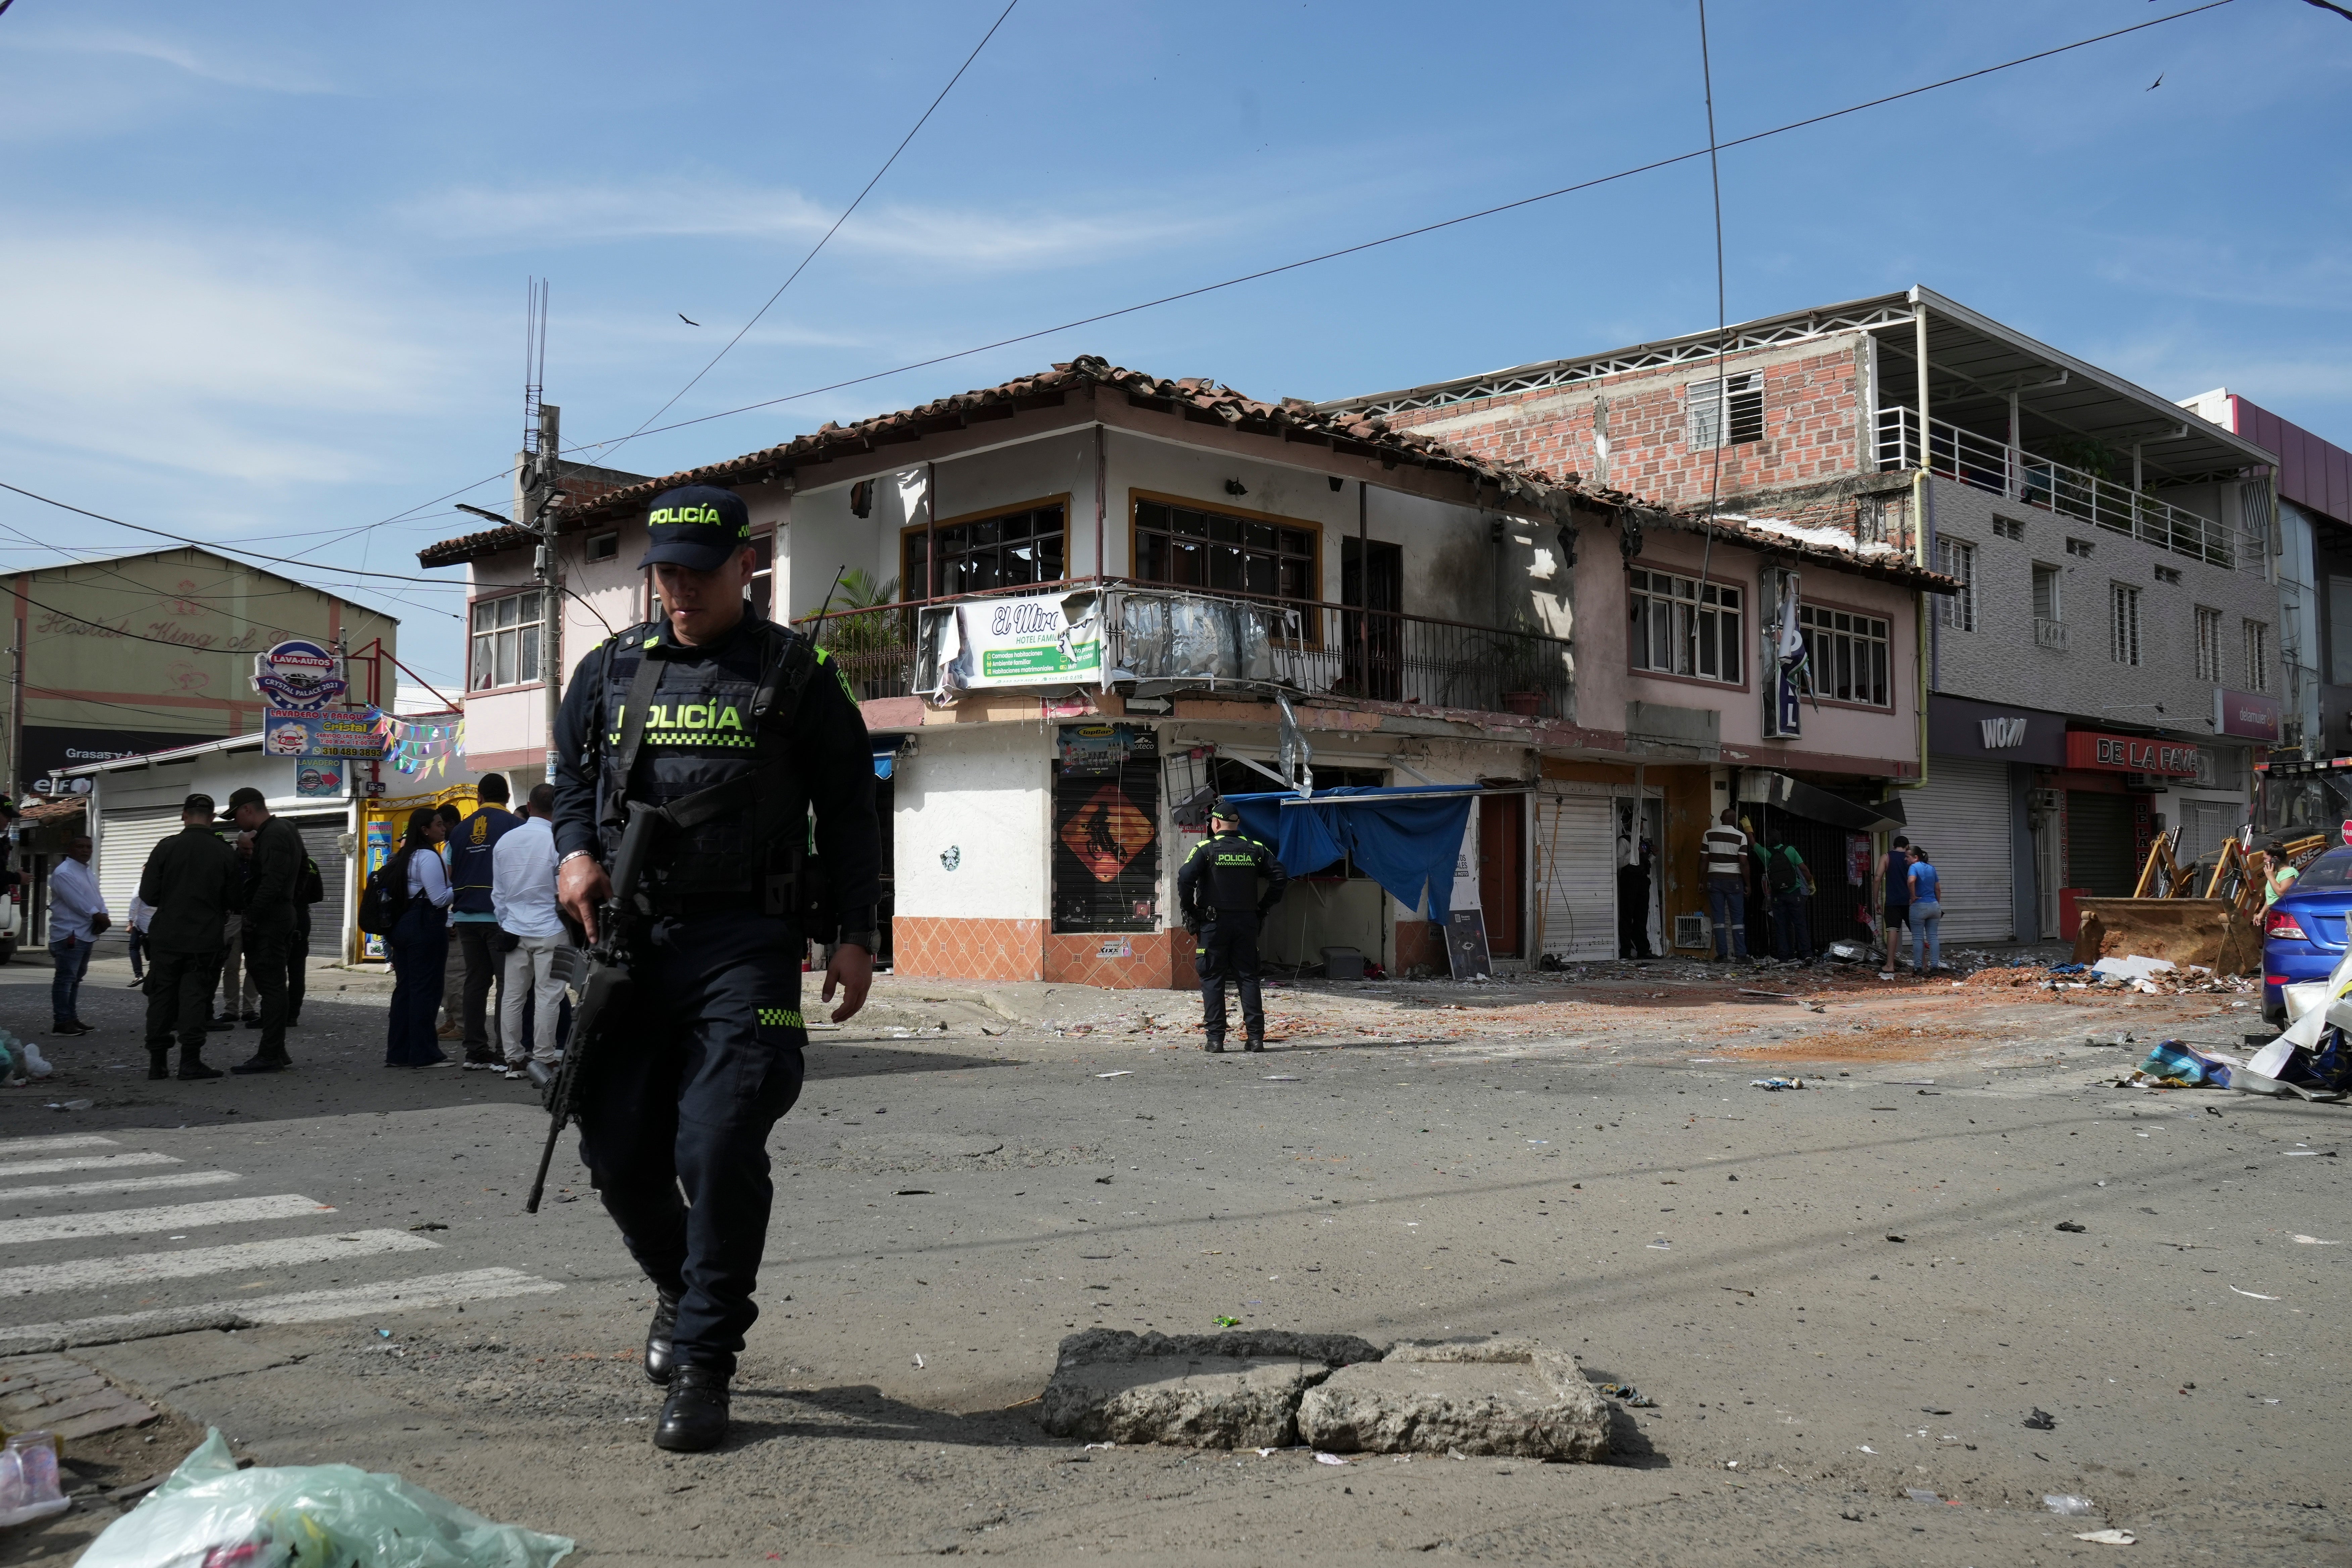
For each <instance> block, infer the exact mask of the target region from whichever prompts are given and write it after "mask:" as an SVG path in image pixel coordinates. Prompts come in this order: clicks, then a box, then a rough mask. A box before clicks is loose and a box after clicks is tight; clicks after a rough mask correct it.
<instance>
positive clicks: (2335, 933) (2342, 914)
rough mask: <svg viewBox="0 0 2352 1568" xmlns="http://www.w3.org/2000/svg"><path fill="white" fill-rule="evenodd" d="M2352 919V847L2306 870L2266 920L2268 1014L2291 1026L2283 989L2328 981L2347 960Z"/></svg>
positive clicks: (2265, 1001)
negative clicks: (2347, 931) (2348, 927)
mask: <svg viewBox="0 0 2352 1568" xmlns="http://www.w3.org/2000/svg"><path fill="white" fill-rule="evenodd" d="M2347 919H2352V848H2345V849H2330V850H2329V851H2328V852H2327V853H2326V854H2325V855H2322V856H2321V857H2320V858H2318V859H2316V860H2314V861H2313V862H2312V863H2311V864H2310V865H2308V866H2305V868H2303V875H2302V876H2301V877H2298V878H2297V879H2295V883H2294V886H2293V887H2291V888H2289V889H2287V890H2286V891H2285V892H2284V893H2283V894H2281V895H2280V896H2279V901H2278V902H2277V903H2275V904H2273V905H2272V906H2271V908H2270V911H2269V912H2268V913H2267V914H2265V915H2263V1017H2264V1018H2265V1019H2267V1020H2269V1021H2270V1022H2271V1023H2272V1024H2273V1025H2274V1026H2276V1025H2284V1023H2285V1022H2286V998H2285V996H2284V994H2282V993H2281V991H2280V989H2279V988H2280V987H2281V986H2283V985H2298V984H2302V983H2303V982H2305V981H2306V980H2325V979H2326V978H2327V977H2328V975H2329V974H2330V973H2334V971H2335V969H2336V965H2337V964H2338V963H2342V962H2343V961H2344V946H2345V941H2346V937H2345V921H2347Z"/></svg>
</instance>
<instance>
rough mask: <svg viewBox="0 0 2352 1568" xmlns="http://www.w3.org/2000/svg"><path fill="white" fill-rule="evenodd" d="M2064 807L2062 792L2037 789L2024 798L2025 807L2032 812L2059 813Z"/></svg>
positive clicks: (2064, 798) (2063, 794)
mask: <svg viewBox="0 0 2352 1568" xmlns="http://www.w3.org/2000/svg"><path fill="white" fill-rule="evenodd" d="M2065 805H2066V797H2065V793H2064V792H2063V791H2062V790H2054V789H2037V790H2035V791H2033V792H2032V794H2030V795H2028V796H2027V797H2026V806H2027V808H2028V809H2029V810H2032V811H2049V812H2055V811H2061V810H2063V809H2064V807H2065Z"/></svg>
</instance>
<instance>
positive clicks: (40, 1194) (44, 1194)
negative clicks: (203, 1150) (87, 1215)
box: [0, 1171, 245, 1203]
mask: <svg viewBox="0 0 2352 1568" xmlns="http://www.w3.org/2000/svg"><path fill="white" fill-rule="evenodd" d="M243 1180H245V1178H244V1177H243V1176H240V1175H238V1174H237V1173H236V1172H235V1171H174V1172H173V1173H171V1174H170V1175H167V1176H114V1177H111V1178H110V1179H108V1180H106V1181H102V1182H58V1183H54V1184H50V1185H48V1186H45V1187H10V1188H9V1189H8V1190H7V1191H5V1192H0V1201H6V1202H11V1203H16V1202H22V1201H25V1200H27V1199H31V1198H83V1197H95V1196H97V1195H98V1194H100V1193H152V1192H161V1191H163V1189H165V1188H168V1187H214V1186H218V1185H220V1184H222V1183H223V1182H241V1181H243Z"/></svg>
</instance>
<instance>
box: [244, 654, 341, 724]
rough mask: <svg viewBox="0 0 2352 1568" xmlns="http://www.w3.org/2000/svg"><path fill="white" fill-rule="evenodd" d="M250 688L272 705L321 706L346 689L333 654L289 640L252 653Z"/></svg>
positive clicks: (301, 707) (339, 664)
mask: <svg viewBox="0 0 2352 1568" xmlns="http://www.w3.org/2000/svg"><path fill="white" fill-rule="evenodd" d="M253 689H255V690H256V691H258V692H260V693H262V694H263V695H264V696H266V697H268V699H269V705H270V706H271V707H273V708H298V709H306V710H307V709H317V708H324V707H325V706H327V704H329V703H330V702H332V701H333V700H335V699H336V698H338V697H341V695H342V694H343V693H344V691H345V690H347V689H349V686H348V683H347V682H346V681H345V680H344V679H343V677H342V666H341V661H339V660H338V659H337V658H335V656H334V655H333V654H332V653H331V652H329V651H328V650H327V649H325V648H323V647H320V646H319V645H318V644H317V643H314V642H304V641H301V640H299V638H298V639H292V640H289V641H286V642H282V643H279V644H278V646H277V647H273V648H270V649H268V651H267V652H263V653H257V654H255V655H254V656H253Z"/></svg>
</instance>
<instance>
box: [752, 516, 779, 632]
mask: <svg viewBox="0 0 2352 1568" xmlns="http://www.w3.org/2000/svg"><path fill="white" fill-rule="evenodd" d="M776 534H777V530H776V529H773V528H765V529H760V530H756V531H754V532H753V533H752V535H751V582H750V583H749V584H746V586H747V588H748V589H749V592H748V593H747V594H746V595H744V596H745V597H746V598H748V599H750V600H751V603H752V605H754V606H755V607H756V608H757V609H758V610H759V612H760V614H761V615H762V616H766V617H767V618H768V619H769V620H774V619H775V618H776ZM763 598H764V599H766V600H767V603H766V604H761V602H760V601H761V599H763Z"/></svg>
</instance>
